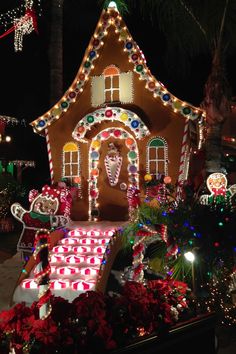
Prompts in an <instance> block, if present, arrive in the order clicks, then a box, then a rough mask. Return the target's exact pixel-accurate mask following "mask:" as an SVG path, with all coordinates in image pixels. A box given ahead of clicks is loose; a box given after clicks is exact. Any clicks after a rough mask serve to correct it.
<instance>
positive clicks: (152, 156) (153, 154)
mask: <svg viewBox="0 0 236 354" xmlns="http://www.w3.org/2000/svg"><path fill="white" fill-rule="evenodd" d="M149 159H150V160H155V159H156V148H149Z"/></svg>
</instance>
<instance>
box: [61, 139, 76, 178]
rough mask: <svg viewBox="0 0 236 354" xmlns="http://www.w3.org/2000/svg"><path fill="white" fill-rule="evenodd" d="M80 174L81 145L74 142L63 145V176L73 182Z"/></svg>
mask: <svg viewBox="0 0 236 354" xmlns="http://www.w3.org/2000/svg"><path fill="white" fill-rule="evenodd" d="M79 176H80V154H79V147H78V145H77V144H75V143H73V142H69V143H67V144H65V145H64V146H63V172H62V177H63V178H66V179H67V180H68V181H69V182H70V183H71V184H73V183H74V182H75V180H76V178H78V177H79Z"/></svg>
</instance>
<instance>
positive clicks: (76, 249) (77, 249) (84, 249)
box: [73, 246, 92, 253]
mask: <svg viewBox="0 0 236 354" xmlns="http://www.w3.org/2000/svg"><path fill="white" fill-rule="evenodd" d="M91 250H92V249H91V247H89V246H75V247H73V252H75V253H87V252H91Z"/></svg>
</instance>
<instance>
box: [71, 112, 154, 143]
mask: <svg viewBox="0 0 236 354" xmlns="http://www.w3.org/2000/svg"><path fill="white" fill-rule="evenodd" d="M104 120H107V121H110V122H113V121H117V122H120V123H123V124H124V125H125V126H126V127H128V128H130V130H131V131H132V132H133V133H134V135H135V137H136V138H137V139H142V138H144V137H145V136H147V135H149V134H150V132H149V130H148V128H147V127H146V125H145V124H144V123H143V121H142V120H141V119H140V118H139V117H138V116H137V114H135V113H133V112H131V111H129V110H127V109H122V108H118V107H106V108H101V109H98V110H96V111H95V112H93V113H91V114H88V115H86V116H85V117H84V118H83V119H81V120H80V121H79V123H78V124H77V125H76V127H75V129H74V131H73V133H72V136H73V138H74V139H75V140H78V141H82V142H85V136H86V133H87V131H88V130H91V128H92V127H93V126H94V124H97V123H101V122H103V121H104Z"/></svg>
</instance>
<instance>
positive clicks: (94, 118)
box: [72, 33, 150, 150]
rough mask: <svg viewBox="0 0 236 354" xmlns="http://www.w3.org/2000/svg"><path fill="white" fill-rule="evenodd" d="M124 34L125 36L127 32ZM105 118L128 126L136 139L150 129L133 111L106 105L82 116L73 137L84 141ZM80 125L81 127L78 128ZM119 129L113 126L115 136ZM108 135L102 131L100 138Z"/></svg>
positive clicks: (119, 133)
mask: <svg viewBox="0 0 236 354" xmlns="http://www.w3.org/2000/svg"><path fill="white" fill-rule="evenodd" d="M125 35H126V36H127V33H126V34H125ZM127 45H132V43H131V42H130V43H129V44H128V43H127ZM105 120H107V121H117V122H120V123H122V125H124V126H126V127H128V128H129V129H130V130H131V131H132V132H133V134H134V135H135V138H136V139H142V138H144V137H145V136H148V135H149V134H150V131H149V129H148V128H147V126H146V125H145V123H144V122H143V121H142V120H141V119H140V118H139V116H137V114H135V113H134V112H132V111H129V110H127V109H122V108H120V107H109V108H108V107H107V108H100V109H97V110H96V111H95V112H93V113H92V114H91V115H89V116H87V115H86V116H84V117H83V118H82V119H81V120H80V121H79V123H78V124H77V125H76V127H75V128H74V130H73V133H72V136H73V138H74V139H75V140H77V141H81V142H85V141H86V140H85V137H86V134H87V132H88V131H89V130H90V129H91V128H92V126H93V125H95V124H97V123H102V122H104V121H105ZM81 127H82V129H80V128H81ZM84 128H85V129H84ZM119 130H120V129H117V128H115V130H114V136H115V137H120V136H121V135H122V132H121V131H119ZM110 135H111V134H110V132H108V131H106V132H103V133H102V134H101V139H102V140H106V139H108V138H109V137H110ZM98 140H99V139H98ZM92 147H93V148H94V149H95V150H97V149H98V148H99V146H94V145H93V146H92Z"/></svg>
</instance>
